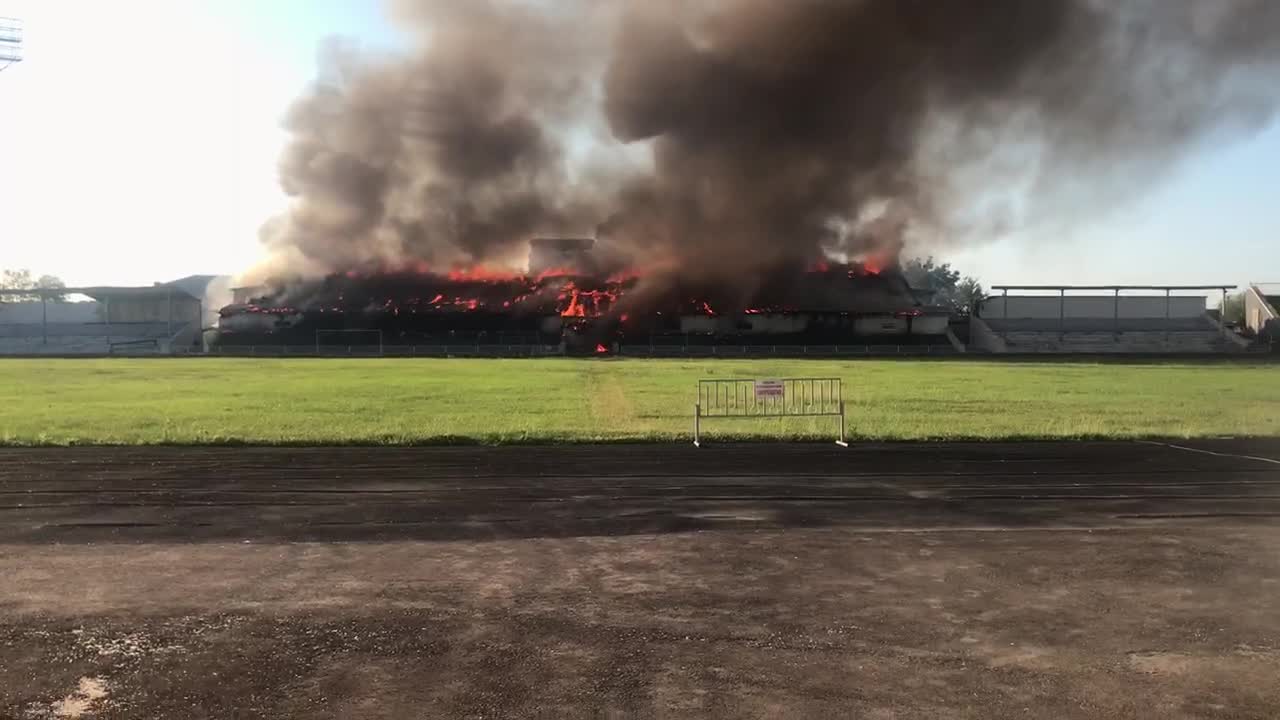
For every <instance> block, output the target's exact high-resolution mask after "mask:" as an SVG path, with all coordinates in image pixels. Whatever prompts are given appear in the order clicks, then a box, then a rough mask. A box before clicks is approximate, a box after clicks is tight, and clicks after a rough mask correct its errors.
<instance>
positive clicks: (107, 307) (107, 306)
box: [102, 295, 111, 353]
mask: <svg viewBox="0 0 1280 720" xmlns="http://www.w3.org/2000/svg"><path fill="white" fill-rule="evenodd" d="M102 304H103V307H104V317H105V320H106V323H107V352H108V353H110V352H111V296H110V295H107V296H106V297H104V298H102Z"/></svg>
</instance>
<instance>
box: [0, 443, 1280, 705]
mask: <svg viewBox="0 0 1280 720" xmlns="http://www.w3.org/2000/svg"><path fill="white" fill-rule="evenodd" d="M1179 444H1182V445H1186V446H1187V447H1191V448H1193V449H1194V450H1199V451H1207V452H1197V451H1193V450H1183V449H1174V448H1170V447H1166V446H1160V445H1149V444H1137V443H1026V444H960V445H905V444H904V445H877V446H870V445H869V446H859V447H855V448H852V449H850V450H840V449H838V448H835V447H834V446H832V447H826V446H812V447H796V446H784V447H774V446H719V447H709V448H703V449H702V450H694V449H693V448H684V447H660V446H613V447H566V448H497V449H493V448H452V449H443V448H441V449H260V448H208V449H190V448H182V449H144V448H120V449H91V448H80V449H70V450H52V449H49V450H0V577H2V578H4V583H3V584H0V611H3V613H2V614H0V718H42V717H58V716H59V715H58V713H59V712H64V711H66V710H67V709H68V708H72V709H83V710H84V713H85V714H84V715H83V717H121V718H135V717H154V718H174V717H184V718H185V717H197V718H198V717H210V718H214V717H219V718H220V717H232V716H234V717H263V718H279V717H307V718H312V717H360V718H364V717H375V718H376V717H387V718H402V717H556V718H559V717H592V718H595V717H881V718H914V717H930V718H949V717H955V718H991V717H1014V716H1016V717H1043V718H1071V717H1078V718H1094V717H1116V718H1120V717H1125V718H1128V717H1152V718H1157V717H1158V718H1167V717H1197V718H1199V717H1205V718H1209V717H1213V718H1221V717H1235V718H1274V717H1276V716H1277V715H1278V714H1280V685H1278V684H1277V683H1276V682H1275V678H1276V677H1280V613H1277V612H1276V601H1275V598H1276V597H1277V596H1280V522H1278V519H1280V463H1277V462H1270V461H1269V460H1280V442H1276V441H1216V442H1208V441H1200V442H1188V443H1179ZM1209 453H1216V454H1209Z"/></svg>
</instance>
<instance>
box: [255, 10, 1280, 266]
mask: <svg viewBox="0 0 1280 720" xmlns="http://www.w3.org/2000/svg"><path fill="white" fill-rule="evenodd" d="M393 11H394V15H395V17H397V18H398V19H399V20H400V21H401V22H403V23H404V25H405V27H406V28H408V29H409V30H410V31H411V33H412V36H413V41H414V43H415V48H416V49H415V50H414V51H412V52H410V53H407V54H405V55H397V56H392V57H385V56H372V55H368V54H361V53H357V52H342V51H341V50H333V51H331V52H330V53H329V54H328V55H327V56H326V62H325V67H326V71H325V72H323V73H322V78H321V81H320V82H318V83H317V85H316V86H315V88H313V89H312V90H311V91H310V92H308V93H307V94H306V95H305V96H304V97H303V98H302V99H300V100H299V101H298V102H297V103H296V104H295V105H294V107H293V108H292V110H291V111H290V113H289V115H288V118H287V121H286V127H287V129H288V130H289V132H290V133H291V136H292V141H291V143H290V145H289V147H288V149H287V151H286V152H285V154H284V157H283V158H282V159H281V162H280V175H281V182H282V185H283V187H284V188H285V190H286V191H287V193H288V194H289V195H290V196H291V197H292V200H293V202H292V205H291V207H290V209H289V211H288V212H287V213H285V214H284V215H282V216H281V217H278V218H274V219H273V220H272V221H270V222H269V223H267V225H266V226H264V228H263V232H262V235H263V240H264V242H265V244H266V246H267V248H268V250H269V255H270V259H269V260H268V262H267V263H266V264H265V265H264V266H263V268H262V269H260V270H261V271H262V272H264V273H273V274H306V273H316V272H319V273H323V272H333V271H341V270H345V269H348V268H351V267H354V266H369V265H389V266H391V265H403V264H406V263H425V264H428V265H430V266H433V267H440V266H442V265H443V266H447V265H458V264H474V263H491V264H510V263H517V262H519V260H520V259H522V257H523V254H524V248H525V243H526V242H527V241H528V240H529V239H530V238H531V237H535V236H539V235H552V234H557V233H566V234H572V235H582V234H588V235H590V234H595V232H597V231H598V232H599V233H600V234H601V237H602V239H603V240H604V241H605V244H606V245H607V247H608V248H609V249H610V250H611V251H612V252H613V253H615V254H616V256H617V261H618V262H619V263H622V264H629V265H634V266H637V267H641V268H645V269H649V270H650V271H652V272H653V273H656V274H658V275H665V276H669V277H670V278H672V279H679V280H696V281H698V282H706V281H716V282H726V283H728V282H736V283H744V284H750V283H751V282H752V279H753V278H757V279H758V278H760V277H762V276H763V275H765V274H767V273H770V272H773V271H776V270H778V269H780V268H785V267H790V266H795V265H802V264H809V263H811V262H813V261H814V260H816V259H818V258H821V257H823V256H824V255H831V254H835V255H837V256H841V255H844V256H850V257H853V256H859V255H867V254H871V255H890V256H892V255H896V253H897V252H898V250H899V249H900V247H901V246H902V244H903V243H921V244H936V245H941V244H945V243H948V242H972V241H976V240H980V239H983V238H989V237H992V236H994V235H997V234H999V233H1001V232H1004V231H1007V230H1009V229H1011V228H1015V227H1019V226H1024V225H1029V224H1035V223H1044V222H1056V221H1060V222H1066V221H1067V219H1070V218H1075V217H1079V216H1080V215H1081V213H1082V212H1084V211H1087V213H1088V214H1090V215H1092V214H1096V213H1097V212H1100V211H1103V210H1105V209H1106V208H1107V207H1112V206H1114V205H1115V204H1117V203H1120V202H1123V201H1125V200H1127V199H1130V198H1132V196H1133V195H1134V194H1135V193H1138V192H1142V191H1143V190H1145V189H1148V188H1150V187H1152V185H1153V184H1154V183H1155V182H1157V181H1158V180H1159V179H1160V177H1161V176H1162V175H1163V174H1164V173H1166V172H1167V171H1168V170H1169V168H1170V167H1171V166H1172V165H1173V164H1174V163H1176V161H1177V160H1179V159H1180V158H1181V157H1183V156H1185V154H1186V153H1187V151H1189V150H1191V149H1193V148H1195V147H1197V146H1198V145H1199V144H1200V143H1202V142H1204V141H1208V140H1218V139H1222V138H1226V137H1234V136H1237V135H1239V134H1242V133H1245V132H1248V131H1250V130H1254V129H1257V128H1259V127H1262V126H1263V125H1265V124H1266V123H1267V122H1269V121H1270V120H1271V119H1272V118H1273V117H1274V114H1275V111H1276V108H1277V104H1278V103H1280V80H1277V78H1280V72H1278V71H1280V3H1277V2H1273V1H1272V0H1216V1H1215V2H1200V1H1198V0H1128V1H1118V2H1110V1H1107V0H1036V1H1034V2H1028V1H1027V0H980V1H978V2H966V1H961V0H848V1H845V2H841V1H838V0H828V1H824V0H789V1H787V2H779V1H777V0H687V1H679V0H634V1H626V0H615V1H613V2H606V1H604V0H601V1H598V2H592V1H590V0H582V1H581V2H559V1H557V2H541V1H537V0H523V1H520V0H508V1H506V2H501V1H499V0H448V1H446V0H441V1H436V2H431V1H427V0H422V1H419V2H409V1H407V0H405V1H401V2H397V3H394V5H393Z"/></svg>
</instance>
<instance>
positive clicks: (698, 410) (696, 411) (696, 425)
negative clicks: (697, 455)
mask: <svg viewBox="0 0 1280 720" xmlns="http://www.w3.org/2000/svg"><path fill="white" fill-rule="evenodd" d="M701 421H702V403H694V404H693V446H694V447H702V438H701V436H700V431H701V429H702V428H701Z"/></svg>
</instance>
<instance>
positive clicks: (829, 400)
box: [693, 378, 848, 447]
mask: <svg viewBox="0 0 1280 720" xmlns="http://www.w3.org/2000/svg"><path fill="white" fill-rule="evenodd" d="M815 416H816V417H834V418H839V420H840V435H839V439H838V440H836V443H837V444H839V445H843V446H846V447H847V446H848V443H846V442H845V440H844V391H843V388H842V387H841V384H840V378H782V379H779V380H739V379H733V380H699V381H698V401H697V402H696V403H694V405H693V444H694V445H698V446H701V444H702V421H703V420H705V419H710V418H768V417H815Z"/></svg>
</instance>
